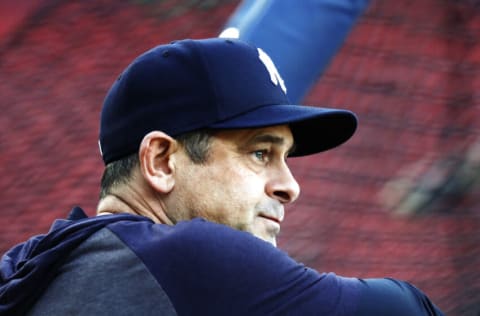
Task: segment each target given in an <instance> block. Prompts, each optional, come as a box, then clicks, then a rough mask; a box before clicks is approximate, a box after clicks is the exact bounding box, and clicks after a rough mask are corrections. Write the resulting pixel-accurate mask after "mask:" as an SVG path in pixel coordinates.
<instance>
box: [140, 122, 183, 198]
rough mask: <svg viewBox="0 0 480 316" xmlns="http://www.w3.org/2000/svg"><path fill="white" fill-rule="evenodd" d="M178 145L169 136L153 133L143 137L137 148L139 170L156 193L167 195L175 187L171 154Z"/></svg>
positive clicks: (157, 132) (158, 132)
mask: <svg viewBox="0 0 480 316" xmlns="http://www.w3.org/2000/svg"><path fill="white" fill-rule="evenodd" d="M177 149H178V143H177V141H176V140H175V139H173V138H172V137H170V136H169V135H167V134H165V133H163V132H160V131H153V132H150V133H148V134H147V135H145V137H143V140H142V143H141V144H140V148H139V159H140V170H141V172H142V174H143V177H144V178H145V180H146V181H147V182H148V183H149V184H150V186H151V187H152V188H154V189H155V191H157V192H161V193H168V192H170V191H171V190H172V189H173V186H174V185H175V177H174V172H175V163H174V157H173V155H172V154H173V153H174V152H176V151H177Z"/></svg>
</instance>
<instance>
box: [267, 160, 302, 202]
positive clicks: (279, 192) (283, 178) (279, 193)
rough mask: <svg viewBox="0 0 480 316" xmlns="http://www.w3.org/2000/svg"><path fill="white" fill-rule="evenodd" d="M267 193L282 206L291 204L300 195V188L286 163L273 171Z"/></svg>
mask: <svg viewBox="0 0 480 316" xmlns="http://www.w3.org/2000/svg"><path fill="white" fill-rule="evenodd" d="M266 191H267V194H268V195H269V196H270V197H272V198H274V199H276V200H278V201H279V202H281V203H282V204H286V203H291V202H293V201H295V200H296V199H297V198H298V196H299V195H300V186H299V185H298V182H297V180H295V177H294V176H293V174H292V172H291V171H290V168H289V167H288V165H287V164H286V163H285V162H284V163H282V164H281V166H280V168H278V169H276V170H272V174H271V176H270V179H269V181H268V182H267V186H266Z"/></svg>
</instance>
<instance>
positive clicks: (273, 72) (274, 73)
mask: <svg viewBox="0 0 480 316" xmlns="http://www.w3.org/2000/svg"><path fill="white" fill-rule="evenodd" d="M257 50H258V57H259V58H260V60H261V61H262V63H263V64H264V65H265V68H267V70H268V73H269V74H270V80H272V82H273V84H274V85H276V86H278V85H280V87H281V88H282V90H283V93H285V94H287V87H286V86H285V82H284V81H283V79H282V77H281V76H280V74H279V73H278V70H277V67H275V64H274V63H273V61H272V59H271V58H270V56H268V55H267V53H265V52H264V51H263V50H262V49H260V48H257Z"/></svg>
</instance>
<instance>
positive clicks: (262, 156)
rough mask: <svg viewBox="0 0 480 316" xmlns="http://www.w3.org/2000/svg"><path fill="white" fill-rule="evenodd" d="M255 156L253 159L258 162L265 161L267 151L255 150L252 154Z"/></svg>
mask: <svg viewBox="0 0 480 316" xmlns="http://www.w3.org/2000/svg"><path fill="white" fill-rule="evenodd" d="M253 154H254V155H255V158H257V159H258V160H260V161H266V160H267V151H266V150H256V151H254V152H253Z"/></svg>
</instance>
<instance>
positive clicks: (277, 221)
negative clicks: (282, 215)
mask: <svg viewBox="0 0 480 316" xmlns="http://www.w3.org/2000/svg"><path fill="white" fill-rule="evenodd" d="M259 216H260V217H262V218H266V219H268V220H271V221H273V222H275V223H278V224H279V225H280V224H281V222H282V220H280V219H278V218H276V217H274V216H271V215H266V214H259Z"/></svg>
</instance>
